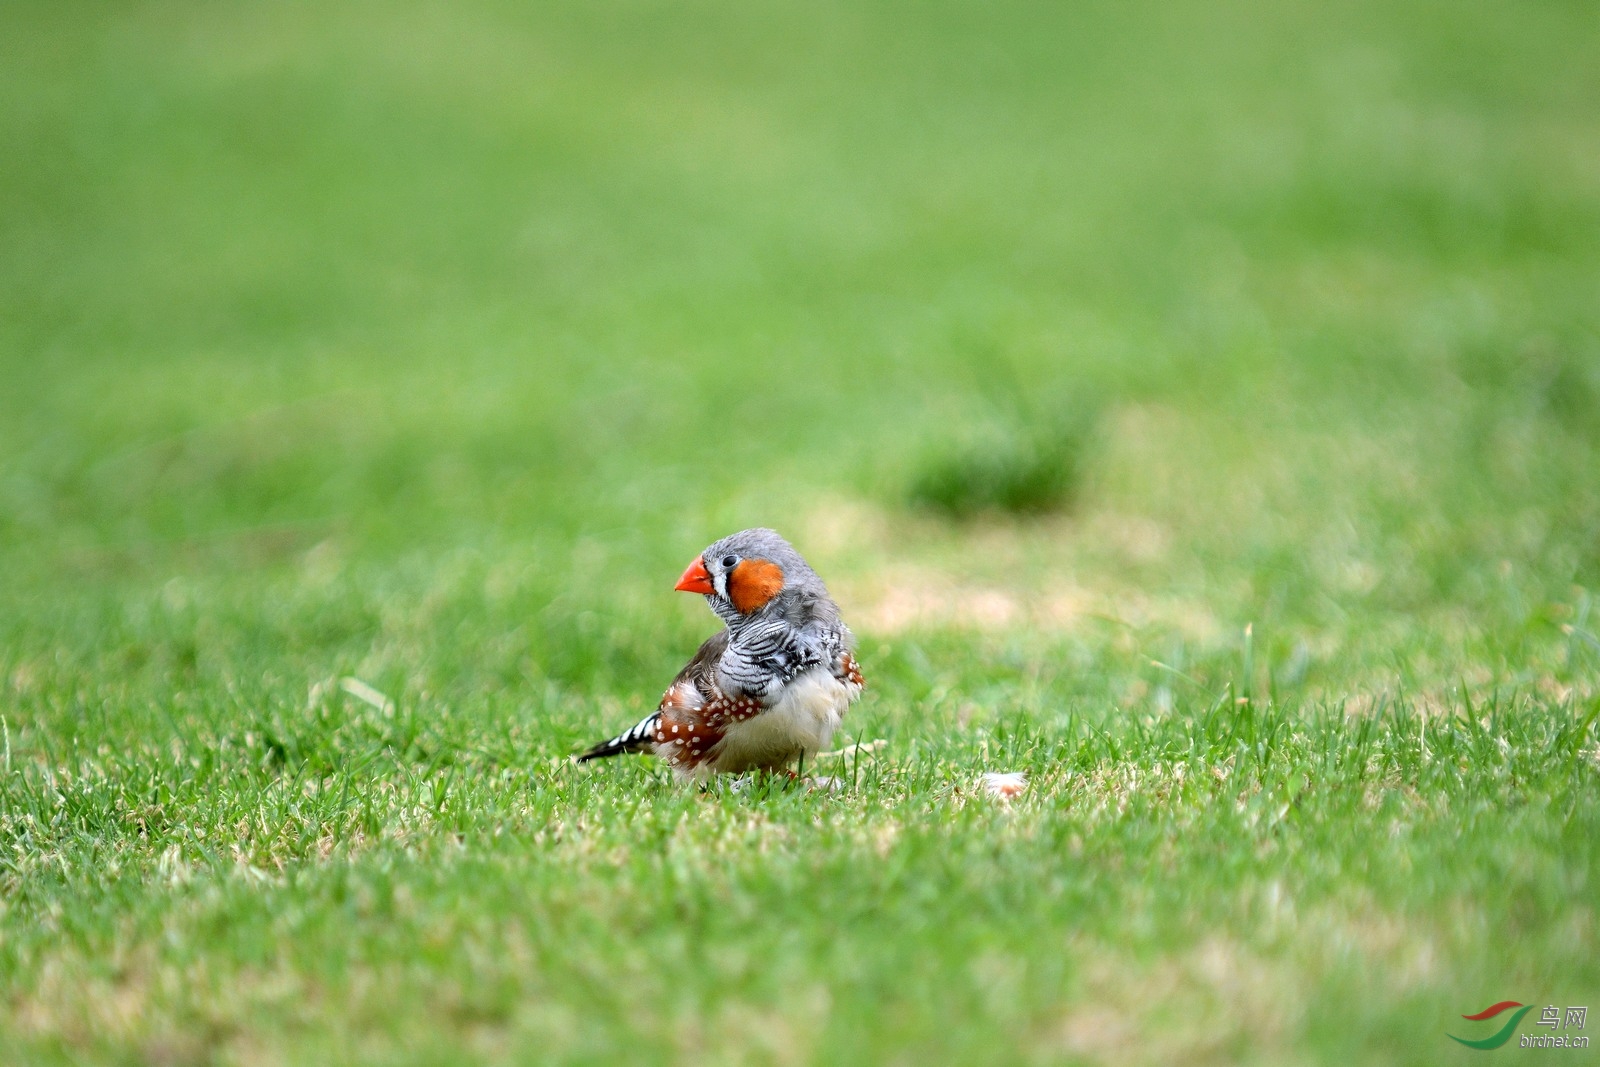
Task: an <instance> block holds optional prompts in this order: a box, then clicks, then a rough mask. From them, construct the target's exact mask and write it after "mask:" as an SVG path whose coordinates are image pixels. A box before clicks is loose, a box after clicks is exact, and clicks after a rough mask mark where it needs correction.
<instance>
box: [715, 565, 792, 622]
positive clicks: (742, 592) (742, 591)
mask: <svg viewBox="0 0 1600 1067" xmlns="http://www.w3.org/2000/svg"><path fill="white" fill-rule="evenodd" d="M782 588H783V568H782V567H780V566H778V565H777V564H776V563H773V562H772V561H771V560H766V559H747V560H744V561H743V562H741V563H740V564H739V565H738V566H737V567H735V568H733V573H732V574H729V575H728V599H729V600H731V601H733V606H734V607H736V608H738V609H739V612H740V614H743V615H748V614H750V613H751V612H752V611H759V610H760V609H761V606H762V605H763V604H765V603H766V602H767V601H769V600H771V599H772V598H773V597H775V596H777V595H778V592H779V591H780V590H781V589H782Z"/></svg>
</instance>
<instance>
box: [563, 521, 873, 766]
mask: <svg viewBox="0 0 1600 1067" xmlns="http://www.w3.org/2000/svg"><path fill="white" fill-rule="evenodd" d="M674 588H675V589H677V590H679V591H682V592H685V593H699V594H701V595H702V596H704V597H705V599H706V603H707V604H708V605H709V606H710V608H711V610H712V611H713V612H714V613H715V614H716V615H717V617H718V618H719V619H721V620H722V623H723V629H722V630H720V631H718V632H717V633H715V634H713V635H712V636H711V637H709V638H707V639H706V642H705V643H704V644H703V645H701V646H700V650H699V651H698V652H696V653H695V654H694V657H693V658H692V659H690V660H689V663H688V665H687V666H685V667H684V668H683V670H681V671H679V672H678V676H677V677H676V678H674V679H673V680H672V684H671V685H669V686H668V687H667V691H666V693H664V694H663V695H662V697H661V703H660V704H659V705H658V706H657V708H656V710H655V711H653V712H651V713H650V714H649V715H647V716H645V717H644V718H643V719H642V720H640V721H639V722H638V723H637V724H636V725H635V726H633V727H632V728H631V729H629V730H625V731H624V732H622V733H620V734H618V735H617V736H615V737H613V738H611V739H610V740H609V741H602V742H600V743H599V744H597V745H595V746H594V747H592V748H590V749H589V750H588V751H586V752H583V753H582V754H580V755H578V756H576V757H574V759H575V760H576V762H579V763H586V762H588V761H589V760H596V759H602V758H604V757H607V756H616V755H621V754H623V753H627V752H649V753H653V754H654V755H655V756H657V757H658V758H660V759H661V760H663V761H665V762H666V763H667V765H668V766H669V767H671V768H672V770H673V771H674V772H675V773H676V774H677V776H678V777H679V778H680V779H682V780H686V781H687V780H697V781H702V782H704V781H706V780H707V779H709V778H711V777H712V776H713V775H716V774H742V773H745V772H749V771H783V770H785V769H786V768H787V767H788V765H789V764H790V763H792V762H794V761H796V760H802V761H803V760H804V758H805V757H806V756H807V755H812V754H815V753H816V752H818V751H820V750H822V749H824V748H826V747H827V745H828V741H829V740H830V739H831V738H832V736H833V732H834V730H835V729H837V728H838V726H839V722H840V720H841V719H843V717H844V714H845V711H846V710H847V709H848V708H849V707H850V705H851V703H853V702H854V701H855V700H856V698H857V697H859V696H860V695H861V692H862V690H863V688H865V685H866V682H865V680H864V679H863V678H862V676H861V669H860V667H859V666H858V665H857V664H856V659H855V655H854V653H853V652H852V651H851V647H852V644H853V638H852V635H851V633H850V628H849V627H848V626H846V625H845V623H844V619H843V618H841V617H840V615H839V606H838V605H837V604H835V603H834V602H833V598H832V597H830V596H829V595H828V589H827V587H826V586H825V585H823V584H822V579H821V578H819V577H818V576H817V572H816V571H814V570H812V569H811V566H810V565H809V564H808V563H806V561H805V560H804V559H803V558H802V557H801V555H800V553H799V552H797V551H796V550H795V548H794V546H793V545H791V544H790V543H789V542H788V541H786V540H784V539H783V537H782V536H781V535H780V534H779V533H778V532H777V531H775V530H769V529H766V528H757V529H751V530H741V531H739V532H738V533H736V534H730V535H729V536H727V537H724V538H722V540H720V541H716V542H714V543H712V544H711V545H710V546H708V547H707V548H706V550H705V551H704V552H701V553H700V554H699V555H698V556H696V557H695V558H694V560H693V561H692V562H690V564H689V566H688V567H687V568H685V569H684V572H683V575H682V577H680V578H679V579H678V584H677V585H676V586H675V587H674Z"/></svg>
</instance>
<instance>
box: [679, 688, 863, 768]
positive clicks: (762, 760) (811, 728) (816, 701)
mask: <svg viewBox="0 0 1600 1067" xmlns="http://www.w3.org/2000/svg"><path fill="white" fill-rule="evenodd" d="M860 692H861V687H860V686H854V685H846V684H845V683H844V682H841V681H839V679H837V678H835V677H834V676H833V672H832V671H830V670H828V669H827V668H826V667H813V668H811V669H810V670H809V671H806V672H805V673H804V674H801V675H799V676H798V677H796V678H795V680H794V681H792V682H790V683H789V684H788V685H787V686H785V687H784V689H783V693H782V695H781V696H779V698H778V702H777V703H776V704H773V705H772V707H770V708H768V709H767V710H765V711H763V712H762V713H761V714H759V715H756V716H754V717H753V718H749V719H746V720H744V721H743V722H739V723H734V724H733V725H732V726H730V727H728V730H727V732H726V733H725V734H723V735H722V741H721V743H719V744H718V745H717V747H716V748H715V749H713V750H712V754H711V759H710V760H708V761H707V762H706V764H705V766H706V768H707V769H708V770H711V771H717V772H720V773H723V774H738V773H740V772H741V771H748V770H755V769H757V768H761V769H767V770H776V769H777V768H779V767H782V766H783V765H785V764H787V763H790V762H792V761H793V760H796V759H798V758H800V756H801V755H802V754H805V755H810V754H812V753H815V752H819V751H821V750H822V749H825V748H827V747H828V741H829V739H830V738H832V737H833V731H834V730H835V729H837V728H838V726H839V720H840V719H842V718H844V712H845V709H846V708H848V707H849V706H850V701H852V700H854V699H855V697H856V694H858V693H860Z"/></svg>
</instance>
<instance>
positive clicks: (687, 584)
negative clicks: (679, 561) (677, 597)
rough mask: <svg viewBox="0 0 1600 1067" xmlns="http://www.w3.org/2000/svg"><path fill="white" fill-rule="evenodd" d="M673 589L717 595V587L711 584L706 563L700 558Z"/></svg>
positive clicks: (696, 558) (695, 559) (697, 557)
mask: <svg viewBox="0 0 1600 1067" xmlns="http://www.w3.org/2000/svg"><path fill="white" fill-rule="evenodd" d="M672 588H674V589H677V590H680V591H681V592H685V593H715V592H716V591H717V590H716V587H715V586H713V585H712V584H711V575H710V573H709V572H708V571H707V570H706V561H705V560H703V559H701V558H700V557H699V556H696V557H695V558H694V562H693V563H691V564H689V569H688V570H686V571H684V572H683V577H682V578H679V579H678V584H677V585H675V586H673V587H672Z"/></svg>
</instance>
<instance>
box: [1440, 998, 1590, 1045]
mask: <svg viewBox="0 0 1600 1067" xmlns="http://www.w3.org/2000/svg"><path fill="white" fill-rule="evenodd" d="M1532 1010H1533V1005H1532V1004H1522V1003H1519V1002H1518V1001H1515V1000H1502V1001H1501V1002H1500V1003H1498V1004H1491V1005H1489V1006H1488V1007H1487V1008H1484V1009H1483V1010H1482V1011H1480V1012H1476V1013H1474V1014H1472V1015H1463V1016H1462V1018H1463V1019H1466V1020H1468V1021H1469V1022H1475V1023H1476V1022H1483V1021H1485V1020H1487V1019H1493V1018H1495V1017H1497V1016H1499V1015H1502V1014H1504V1013H1505V1012H1508V1011H1509V1012H1511V1016H1510V1018H1508V1019H1506V1021H1505V1022H1504V1023H1501V1024H1499V1026H1500V1029H1499V1030H1497V1031H1495V1032H1494V1033H1492V1034H1490V1035H1489V1036H1488V1037H1480V1038H1466V1037H1457V1036H1456V1035H1455V1034H1447V1035H1445V1036H1447V1037H1448V1038H1450V1040H1452V1041H1459V1042H1460V1043H1461V1044H1463V1045H1465V1046H1467V1047H1468V1048H1475V1049H1481V1050H1482V1051H1484V1052H1488V1051H1489V1050H1491V1049H1497V1048H1499V1047H1500V1046H1502V1045H1504V1044H1505V1043H1506V1042H1508V1041H1510V1040H1511V1037H1512V1035H1513V1034H1515V1033H1516V1032H1517V1027H1518V1026H1520V1025H1521V1024H1522V1017H1523V1016H1524V1015H1527V1014H1528V1013H1529V1012H1530V1011H1532ZM1588 1020H1589V1009H1588V1008H1587V1007H1583V1008H1568V1009H1567V1010H1566V1013H1565V1014H1563V1013H1562V1011H1561V1009H1560V1008H1558V1007H1556V1006H1555V1005H1554V1004H1551V1005H1550V1006H1548V1007H1546V1008H1545V1009H1543V1010H1542V1011H1540V1012H1539V1021H1538V1022H1536V1023H1534V1025H1535V1026H1545V1027H1549V1028H1550V1029H1551V1030H1560V1029H1566V1030H1582V1029H1583V1027H1584V1023H1586V1022H1588ZM1521 1047H1522V1048H1588V1047H1589V1038H1588V1035H1586V1034H1573V1033H1564V1034H1523V1035H1522V1041H1521Z"/></svg>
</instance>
